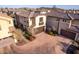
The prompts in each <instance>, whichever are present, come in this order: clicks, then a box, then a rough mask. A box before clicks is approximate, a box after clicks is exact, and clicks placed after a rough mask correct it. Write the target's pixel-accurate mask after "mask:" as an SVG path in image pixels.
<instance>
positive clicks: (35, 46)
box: [11, 32, 71, 54]
mask: <svg viewBox="0 0 79 59" xmlns="http://www.w3.org/2000/svg"><path fill="white" fill-rule="evenodd" d="M70 42H71V41H70V40H69V39H67V38H64V37H61V36H51V35H48V34H46V33H44V32H42V33H40V34H37V35H36V39H35V40H34V41H32V42H29V43H27V44H25V45H22V46H17V45H12V47H11V48H12V50H13V51H14V53H25V54H26V53H27V54H29V53H30V54H64V53H65V52H64V50H63V47H64V45H66V44H69V43H70ZM65 47H67V45H66V46H65Z"/></svg>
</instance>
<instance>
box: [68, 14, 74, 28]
mask: <svg viewBox="0 0 79 59" xmlns="http://www.w3.org/2000/svg"><path fill="white" fill-rule="evenodd" d="M68 16H69V18H70V19H71V20H70V22H69V28H70V27H71V25H72V20H74V18H73V17H72V16H71V15H70V14H68Z"/></svg>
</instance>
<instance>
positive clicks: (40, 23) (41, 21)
mask: <svg viewBox="0 0 79 59" xmlns="http://www.w3.org/2000/svg"><path fill="white" fill-rule="evenodd" d="M43 24H44V22H43V17H41V18H40V19H39V25H43Z"/></svg>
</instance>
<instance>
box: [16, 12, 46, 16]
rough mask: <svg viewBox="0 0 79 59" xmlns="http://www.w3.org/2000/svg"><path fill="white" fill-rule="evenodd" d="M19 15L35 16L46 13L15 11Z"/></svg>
mask: <svg viewBox="0 0 79 59" xmlns="http://www.w3.org/2000/svg"><path fill="white" fill-rule="evenodd" d="M16 14H17V15H19V16H23V17H36V16H38V15H46V14H40V13H35V12H23V11H22V12H17V13H16Z"/></svg>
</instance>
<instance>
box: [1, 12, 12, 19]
mask: <svg viewBox="0 0 79 59" xmlns="http://www.w3.org/2000/svg"><path fill="white" fill-rule="evenodd" d="M0 16H2V17H6V18H11V19H12V17H10V16H8V15H7V14H5V13H0Z"/></svg>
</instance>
